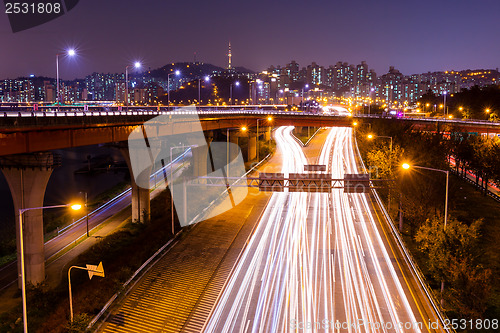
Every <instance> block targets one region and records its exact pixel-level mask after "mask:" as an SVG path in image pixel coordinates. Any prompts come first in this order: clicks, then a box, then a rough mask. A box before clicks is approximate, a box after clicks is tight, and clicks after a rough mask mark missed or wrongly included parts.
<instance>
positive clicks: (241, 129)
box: [226, 126, 247, 177]
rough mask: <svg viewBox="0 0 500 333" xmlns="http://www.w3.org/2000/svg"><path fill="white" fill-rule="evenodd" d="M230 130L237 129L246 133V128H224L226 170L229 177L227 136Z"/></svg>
mask: <svg viewBox="0 0 500 333" xmlns="http://www.w3.org/2000/svg"><path fill="white" fill-rule="evenodd" d="M232 129H238V130H240V131H241V132H246V131H247V127H246V126H242V127H241V128H229V127H228V128H226V168H227V176H228V177H229V175H230V174H229V134H230V130H232Z"/></svg>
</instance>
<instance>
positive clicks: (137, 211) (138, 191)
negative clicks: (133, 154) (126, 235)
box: [119, 146, 153, 223]
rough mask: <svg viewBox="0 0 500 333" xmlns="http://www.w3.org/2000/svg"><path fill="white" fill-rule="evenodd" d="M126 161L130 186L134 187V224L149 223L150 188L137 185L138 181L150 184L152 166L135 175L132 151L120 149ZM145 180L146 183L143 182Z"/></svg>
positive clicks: (124, 148) (125, 148)
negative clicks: (131, 159) (131, 156)
mask: <svg viewBox="0 0 500 333" xmlns="http://www.w3.org/2000/svg"><path fill="white" fill-rule="evenodd" d="M119 149H120V152H121V153H122V155H123V157H124V158H125V161H126V162H127V166H128V169H129V171H130V185H131V187H132V222H140V223H144V222H146V221H149V219H150V217H151V202H150V201H151V196H150V191H149V188H142V187H140V186H138V185H137V182H136V179H138V180H140V181H139V182H140V183H142V184H144V183H148V184H149V176H150V175H151V169H152V168H153V166H152V165H151V166H150V167H149V168H148V169H146V170H144V171H143V172H142V173H141V174H140V175H134V172H133V170H132V163H131V161H130V151H129V148H128V147H126V146H122V147H120V148H119ZM143 178H144V181H142V180H143Z"/></svg>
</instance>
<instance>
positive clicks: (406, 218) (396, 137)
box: [356, 120, 500, 319]
mask: <svg viewBox="0 0 500 333" xmlns="http://www.w3.org/2000/svg"><path fill="white" fill-rule="evenodd" d="M453 131H455V129H452V128H448V129H444V130H443V131H441V132H426V131H420V130H416V129H414V128H413V127H412V125H410V124H400V123H399V122H397V121H396V120H394V121H390V120H373V121H371V123H370V124H368V123H364V124H363V123H361V124H359V125H358V126H357V129H356V136H357V139H358V144H359V148H360V152H361V155H362V157H363V160H364V161H365V163H366V165H367V167H369V169H370V172H371V177H372V178H383V179H393V180H394V182H393V186H390V187H388V188H385V189H380V190H379V194H380V195H381V197H382V198H383V200H384V201H385V202H386V204H387V207H388V210H389V213H390V215H391V217H392V219H393V221H395V223H396V224H399V223H398V222H399V221H401V222H403V223H402V225H403V229H402V230H401V232H402V235H403V238H404V239H405V242H406V243H407V246H408V248H409V249H410V250H411V251H412V253H413V255H414V257H415V258H416V260H417V261H418V262H419V266H420V267H421V269H422V271H423V273H424V274H425V275H426V277H427V279H428V281H429V282H430V284H431V287H432V288H433V289H434V290H435V291H436V296H437V297H438V298H441V299H443V300H444V302H443V305H444V309H445V310H446V311H447V313H448V316H450V317H455V318H460V319H461V318H470V319H473V318H484V317H485V316H488V315H490V314H492V313H493V314H494V315H496V316H497V317H498V315H499V314H500V309H499V307H498V305H496V303H497V302H496V301H495V299H497V298H498V294H499V291H498V287H499V286H498V283H496V284H495V283H491V280H492V276H493V274H494V273H498V271H499V268H500V263H499V262H498V260H497V261H496V262H495V261H493V262H489V261H487V260H485V257H484V255H483V253H484V239H485V235H484V232H485V230H486V229H485V227H486V224H485V223H489V224H492V223H495V224H496V228H498V227H500V216H499V217H498V218H497V219H495V220H494V221H492V220H488V221H485V219H484V218H483V216H482V215H481V214H480V213H477V211H479V212H480V211H481V208H480V207H471V208H473V209H468V207H465V208H464V205H467V202H468V201H467V199H466V198H464V197H463V193H464V189H463V187H464V186H465V184H464V183H463V182H461V181H460V180H459V179H458V178H454V177H452V175H450V183H449V200H448V202H449V208H448V221H447V226H446V228H444V206H445V197H446V196H445V194H446V193H445V191H446V186H445V181H446V175H445V173H444V172H433V171H429V170H422V169H417V168H410V169H409V170H404V169H403V168H402V167H401V165H402V164H403V163H408V164H410V165H413V166H422V167H430V168H434V169H439V170H443V171H446V170H450V171H453V170H452V168H451V166H450V159H449V157H450V156H453V157H454V159H455V161H456V166H455V167H454V169H455V170H458V172H459V173H460V174H461V173H464V172H466V171H467V170H472V171H473V172H474V174H476V175H478V177H482V178H483V179H485V181H486V179H491V180H494V181H500V165H499V163H498V161H500V140H499V139H498V138H486V137H482V136H479V135H473V134H470V133H461V132H453ZM368 134H372V137H371V139H369V138H368ZM385 137H391V138H392V147H391V141H390V140H389V139H387V138H385ZM391 148H392V150H391ZM478 183H479V181H478ZM464 202H465V204H464ZM496 204H497V205H498V209H499V211H500V204H498V203H496ZM469 210H470V211H469ZM443 287H444V288H443Z"/></svg>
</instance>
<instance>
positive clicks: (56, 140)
mask: <svg viewBox="0 0 500 333" xmlns="http://www.w3.org/2000/svg"><path fill="white" fill-rule="evenodd" d="M191 110H192V111H189V112H192V113H194V114H197V115H198V117H199V121H200V123H201V128H202V130H203V131H207V132H210V131H215V130H225V129H228V128H235V127H237V128H240V127H243V126H245V127H247V128H251V127H256V126H257V122H258V120H260V126H262V127H267V128H270V127H275V126H290V125H291V126H314V127H350V126H352V125H353V123H354V121H358V122H363V123H370V122H373V121H375V120H377V119H380V118H382V117H380V116H377V115H370V116H366V115H359V116H355V117H348V116H338V115H332V114H318V113H307V112H297V111H295V112H291V111H285V108H284V106H274V105H273V106H259V107H256V106H253V107H249V106H233V107H222V108H221V107H201V108H197V109H196V111H194V110H193V108H191ZM183 112H187V111H183V110H182V109H180V110H168V109H165V108H158V107H134V108H130V109H129V110H127V111H123V110H117V109H113V108H108V107H105V108H103V107H101V108H87V107H80V108H75V107H61V111H59V112H57V111H54V110H51V109H49V108H47V109H41V110H37V111H35V110H33V109H29V108H16V109H15V110H13V109H8V110H5V109H3V108H1V109H0V168H1V170H2V172H3V174H4V175H5V178H6V179H7V182H8V184H9V187H10V190H11V194H12V197H13V201H14V207H15V209H16V212H19V209H23V208H27V207H41V206H43V198H44V194H45V188H46V186H47V183H48V180H49V178H50V175H51V173H52V170H53V168H54V167H56V166H57V164H58V163H57V159H56V158H54V155H53V154H52V153H51V152H50V151H51V150H56V149H66V148H73V147H80V146H88V145H97V144H104V143H117V142H125V141H127V139H128V137H129V134H130V133H131V132H132V131H133V130H134V129H135V128H137V127H138V126H141V125H143V124H144V123H145V122H147V121H148V120H151V119H153V118H155V117H157V116H159V115H168V114H174V113H181V114H182V113H183ZM268 116H272V121H268V120H267V119H266V118H267V117H268ZM382 119H383V121H388V122H402V123H409V124H412V125H413V126H414V127H415V128H418V129H423V130H429V131H450V132H451V131H465V132H475V133H490V134H491V133H496V134H498V133H500V123H492V122H484V121H483V122H482V121H465V120H455V119H438V118H418V119H417V118H382ZM192 128H194V126H189V124H188V125H186V126H173V127H172V128H171V130H170V132H169V134H172V135H175V134H183V133H189V132H192ZM198 128H199V127H198ZM249 132H250V133H247V134H246V135H248V136H249V146H250V145H252V146H253V149H249V157H250V151H251V152H252V153H253V155H252V157H251V158H249V159H253V158H254V157H255V150H256V134H255V133H254V131H249ZM267 132H268V131H267ZM261 133H262V134H263V135H266V134H265V133H264V131H262V132H261ZM267 135H268V134H267ZM236 140H237V139H236ZM123 146H124V147H123V149H121V150H122V153H123V154H124V156H125V158H126V160H127V161H128V162H130V160H129V157H130V156H129V153H128V149H127V147H126V145H123ZM194 163H197V162H194ZM200 163H202V162H200ZM205 163H206V160H205ZM129 165H130V163H129ZM131 187H132V219H133V220H137V221H139V222H141V221H145V220H147V218H148V216H149V198H150V197H149V195H150V193H149V190H147V189H141V188H140V187H138V186H137V184H135V181H134V177H132V184H131ZM24 222H25V225H26V226H29V227H28V228H25V229H26V230H25V233H24V234H25V237H24V238H25V244H26V256H25V258H26V261H25V262H26V277H27V281H29V282H31V283H34V284H36V283H40V282H42V281H43V280H44V278H45V273H44V266H45V260H44V241H43V214H42V212H41V210H39V211H29V212H26V213H25V214H24ZM16 229H17V234H18V235H19V225H17V226H16ZM17 241H18V249H19V237H18V240H17ZM18 256H19V253H18ZM18 262H19V261H18ZM18 268H19V266H18Z"/></svg>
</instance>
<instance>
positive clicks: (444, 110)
mask: <svg viewBox="0 0 500 333" xmlns="http://www.w3.org/2000/svg"><path fill="white" fill-rule="evenodd" d="M446 95H448V92H447V91H446V90H445V91H443V96H444V104H443V105H444V108H443V114H447V112H446Z"/></svg>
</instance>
